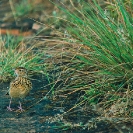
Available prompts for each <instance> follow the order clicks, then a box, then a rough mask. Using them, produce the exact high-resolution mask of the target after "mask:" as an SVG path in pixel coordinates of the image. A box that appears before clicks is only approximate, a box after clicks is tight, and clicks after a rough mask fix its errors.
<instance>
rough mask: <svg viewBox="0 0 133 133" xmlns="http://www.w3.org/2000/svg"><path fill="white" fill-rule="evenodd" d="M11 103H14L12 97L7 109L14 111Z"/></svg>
mask: <svg viewBox="0 0 133 133" xmlns="http://www.w3.org/2000/svg"><path fill="white" fill-rule="evenodd" d="M11 103H12V98H11V99H10V102H9V106H7V109H8V110H9V111H13V109H12V108H11Z"/></svg>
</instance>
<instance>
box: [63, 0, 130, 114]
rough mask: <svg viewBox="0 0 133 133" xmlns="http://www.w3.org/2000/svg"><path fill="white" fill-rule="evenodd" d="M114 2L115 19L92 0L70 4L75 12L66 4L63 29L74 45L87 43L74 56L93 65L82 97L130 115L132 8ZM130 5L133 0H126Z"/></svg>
mask: <svg viewBox="0 0 133 133" xmlns="http://www.w3.org/2000/svg"><path fill="white" fill-rule="evenodd" d="M113 2H114V1H113ZM71 3H72V1H71ZM114 6H115V7H116V9H117V10H116V13H117V15H118V17H119V19H115V18H113V17H112V15H110V13H109V12H108V10H106V9H105V8H101V7H100V5H99V4H97V1H95V0H93V2H92V1H91V2H88V3H84V2H83V3H82V6H81V5H80V4H79V7H74V9H75V12H74V11H73V12H71V10H69V9H68V8H66V9H64V8H63V9H62V10H63V11H64V12H65V13H66V14H67V18H68V19H67V21H66V22H67V31H68V32H69V34H70V35H71V37H73V38H74V39H76V40H77V45H78V43H80V44H83V45H84V46H85V47H86V46H87V51H85V52H87V54H86V56H82V54H81V53H78V54H77V58H78V59H80V60H81V61H82V62H84V63H85V64H88V66H94V67H95V68H96V69H95V70H96V71H94V72H93V75H95V83H92V84H91V83H90V87H88V90H86V95H85V96H84V98H85V99H86V101H88V102H89V103H90V104H99V105H100V106H102V109H103V110H104V112H106V113H107V112H111V114H113V115H118V114H119V115H127V114H128V115H132V113H133V112H132V108H130V107H131V106H132V102H131V98H132V95H133V91H132V90H133V19H132V12H129V11H131V10H130V9H129V8H128V9H129V10H127V8H125V3H124V2H123V1H122V0H116V1H115V2H114ZM132 6H133V0H130V8H131V7H132ZM88 77H89V75H88ZM118 105H119V106H118ZM129 110H130V111H129ZM108 114H110V113H108Z"/></svg>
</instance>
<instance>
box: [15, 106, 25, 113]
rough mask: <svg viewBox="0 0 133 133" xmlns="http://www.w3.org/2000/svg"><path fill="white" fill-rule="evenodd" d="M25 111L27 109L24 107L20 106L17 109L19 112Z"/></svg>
mask: <svg viewBox="0 0 133 133" xmlns="http://www.w3.org/2000/svg"><path fill="white" fill-rule="evenodd" d="M19 111H20V112H24V111H25V110H24V109H22V107H20V106H18V110H17V112H19Z"/></svg>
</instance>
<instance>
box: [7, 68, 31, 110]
mask: <svg viewBox="0 0 133 133" xmlns="http://www.w3.org/2000/svg"><path fill="white" fill-rule="evenodd" d="M15 74H16V78H15V80H13V81H12V82H11V83H10V88H9V95H10V97H11V99H10V102H9V106H8V107H7V109H8V110H9V111H13V109H12V108H11V102H12V99H13V98H15V99H23V98H25V97H26V96H27V95H28V94H29V92H30V90H31V89H32V83H31V81H30V80H29V79H28V75H27V70H26V69H25V68H24V67H18V68H16V69H15ZM18 108H19V109H18V110H20V111H21V112H22V111H24V110H23V109H22V106H21V102H20V100H19V106H18Z"/></svg>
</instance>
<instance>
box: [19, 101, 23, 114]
mask: <svg viewBox="0 0 133 133" xmlns="http://www.w3.org/2000/svg"><path fill="white" fill-rule="evenodd" d="M18 108H19V109H18V110H20V111H21V112H23V111H24V109H22V106H21V102H20V101H19V106H18Z"/></svg>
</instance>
